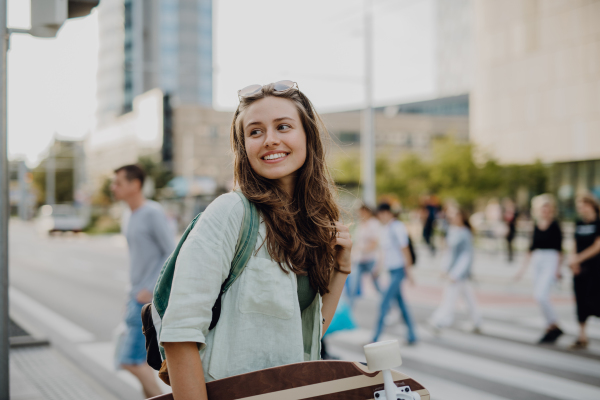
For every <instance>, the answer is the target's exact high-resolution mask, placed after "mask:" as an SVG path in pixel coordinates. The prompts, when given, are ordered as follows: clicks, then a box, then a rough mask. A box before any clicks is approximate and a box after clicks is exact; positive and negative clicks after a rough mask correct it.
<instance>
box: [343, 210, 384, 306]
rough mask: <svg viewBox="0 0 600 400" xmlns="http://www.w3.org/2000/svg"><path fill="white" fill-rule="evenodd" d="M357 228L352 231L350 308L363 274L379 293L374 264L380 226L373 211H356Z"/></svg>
mask: <svg viewBox="0 0 600 400" xmlns="http://www.w3.org/2000/svg"><path fill="white" fill-rule="evenodd" d="M358 218H359V221H358V226H357V227H356V230H355V231H354V238H353V246H352V257H353V258H354V260H353V261H354V264H355V265H356V268H353V269H352V270H353V273H352V275H351V276H350V282H349V283H350V296H349V297H350V307H352V305H353V304H354V299H355V298H356V297H357V296H358V291H359V288H360V284H361V279H362V276H363V275H364V274H369V275H370V276H371V279H372V280H373V285H375V289H377V291H378V292H381V289H380V288H379V283H378V282H377V276H376V274H375V262H376V261H377V247H378V246H379V236H380V230H381V224H380V223H379V221H378V220H377V218H375V214H374V213H373V211H372V210H371V209H370V208H369V207H367V206H366V205H364V204H363V205H362V206H361V207H360V208H359V209H358Z"/></svg>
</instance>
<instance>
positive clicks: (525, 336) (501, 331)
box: [483, 321, 600, 356]
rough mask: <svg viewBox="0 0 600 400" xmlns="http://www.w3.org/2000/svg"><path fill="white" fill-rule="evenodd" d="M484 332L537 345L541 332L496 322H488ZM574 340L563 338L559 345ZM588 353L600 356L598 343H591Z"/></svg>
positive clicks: (564, 344)
mask: <svg viewBox="0 0 600 400" xmlns="http://www.w3.org/2000/svg"><path fill="white" fill-rule="evenodd" d="M483 332H484V333H486V334H489V335H495V336H499V337H502V338H505V339H511V340H516V341H520V342H528V343H537V341H538V340H539V336H540V334H539V332H535V331H533V330H531V329H527V328H524V327H520V326H516V325H514V324H513V325H511V324H508V323H502V322H495V321H486V322H485V324H484V326H483ZM573 340H574V339H573V338H569V337H566V336H562V337H561V338H560V339H559V341H558V343H557V344H558V345H560V346H566V344H567V343H568V341H573ZM587 352H588V353H591V354H594V355H597V356H600V346H599V345H597V344H596V343H594V342H592V343H590V345H589V347H588V349H587Z"/></svg>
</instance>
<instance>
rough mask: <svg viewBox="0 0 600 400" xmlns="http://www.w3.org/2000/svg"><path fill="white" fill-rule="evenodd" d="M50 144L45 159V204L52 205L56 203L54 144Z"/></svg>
mask: <svg viewBox="0 0 600 400" xmlns="http://www.w3.org/2000/svg"><path fill="white" fill-rule="evenodd" d="M55 143H56V142H53V143H52V144H51V145H50V154H49V155H48V159H47V160H46V204H50V205H51V206H53V205H54V204H55V203H56V154H54V144H55Z"/></svg>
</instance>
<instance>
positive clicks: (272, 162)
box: [261, 153, 290, 164]
mask: <svg viewBox="0 0 600 400" xmlns="http://www.w3.org/2000/svg"><path fill="white" fill-rule="evenodd" d="M289 155H290V154H289V153H286V155H285V156H283V157H279V158H275V159H273V160H265V159H264V158H261V160H262V161H263V162H266V163H267V164H276V163H278V162H281V161H283V160H285V159H286V158H288V156H289Z"/></svg>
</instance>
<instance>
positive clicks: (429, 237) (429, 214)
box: [422, 196, 438, 255]
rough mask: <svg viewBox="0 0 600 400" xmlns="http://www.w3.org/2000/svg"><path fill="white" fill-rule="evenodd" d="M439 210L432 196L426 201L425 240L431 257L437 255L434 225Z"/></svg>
mask: <svg viewBox="0 0 600 400" xmlns="http://www.w3.org/2000/svg"><path fill="white" fill-rule="evenodd" d="M437 211H438V208H437V207H436V206H435V205H434V204H433V200H432V198H431V196H428V197H427V198H426V199H425V202H424V204H423V206H422V215H423V216H422V218H423V239H424V240H425V243H426V244H427V247H429V251H430V252H431V255H435V243H434V237H433V233H434V224H435V216H436V214H437Z"/></svg>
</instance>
